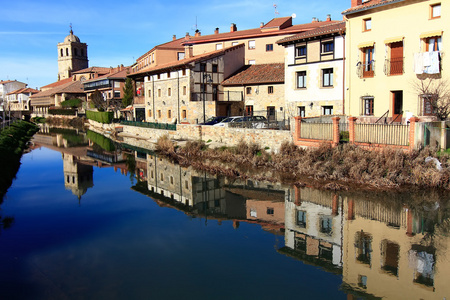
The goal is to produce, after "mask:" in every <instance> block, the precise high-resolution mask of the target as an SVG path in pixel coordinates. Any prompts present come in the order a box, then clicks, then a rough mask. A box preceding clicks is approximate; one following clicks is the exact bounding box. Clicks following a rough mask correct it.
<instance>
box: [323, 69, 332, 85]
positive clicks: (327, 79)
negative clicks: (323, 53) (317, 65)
mask: <svg viewBox="0 0 450 300" xmlns="http://www.w3.org/2000/svg"><path fill="white" fill-rule="evenodd" d="M322 86H324V87H329V86H333V69H332V68H331V69H323V70H322Z"/></svg>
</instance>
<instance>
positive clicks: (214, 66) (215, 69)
mask: <svg viewBox="0 0 450 300" xmlns="http://www.w3.org/2000/svg"><path fill="white" fill-rule="evenodd" d="M217 71H218V66H217V64H213V65H212V72H213V73H217Z"/></svg>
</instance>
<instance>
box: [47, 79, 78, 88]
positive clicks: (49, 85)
mask: <svg viewBox="0 0 450 300" xmlns="http://www.w3.org/2000/svg"><path fill="white" fill-rule="evenodd" d="M72 81H73V78H72V77H69V78H66V79H62V80H59V81H55V82H53V83H50V84H47V85H44V86H42V87H41V90H42V89H49V88H54V87H57V86H60V85H62V84H65V83H68V82H72Z"/></svg>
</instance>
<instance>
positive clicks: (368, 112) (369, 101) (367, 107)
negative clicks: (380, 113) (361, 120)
mask: <svg viewBox="0 0 450 300" xmlns="http://www.w3.org/2000/svg"><path fill="white" fill-rule="evenodd" d="M373 99H374V98H373V97H365V98H363V115H365V116H373Z"/></svg>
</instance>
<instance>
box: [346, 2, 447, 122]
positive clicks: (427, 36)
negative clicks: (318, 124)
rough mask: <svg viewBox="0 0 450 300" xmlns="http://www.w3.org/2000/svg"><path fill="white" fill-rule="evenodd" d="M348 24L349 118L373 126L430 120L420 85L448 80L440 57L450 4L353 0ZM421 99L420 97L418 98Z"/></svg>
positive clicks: (445, 59) (428, 106)
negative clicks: (413, 118) (382, 119)
mask: <svg viewBox="0 0 450 300" xmlns="http://www.w3.org/2000/svg"><path fill="white" fill-rule="evenodd" d="M343 15H344V17H345V19H346V23H347V25H346V29H347V32H346V52H347V53H346V103H345V112H346V113H347V114H348V115H352V116H360V120H361V121H366V122H374V121H376V120H377V119H379V118H380V117H386V120H387V121H390V122H401V121H403V122H406V121H407V119H408V118H409V117H410V116H413V115H414V116H419V117H421V118H422V119H423V118H424V117H428V116H429V118H432V115H433V109H432V107H431V106H430V103H429V100H428V99H427V97H425V96H424V95H423V93H421V92H420V91H419V90H418V89H417V87H416V86H417V84H419V83H420V82H421V80H423V79H425V80H429V79H430V78H433V80H434V81H435V82H439V80H440V79H443V80H445V79H447V78H448V76H449V75H448V74H446V72H448V71H446V70H445V69H446V68H445V66H446V65H448V62H447V58H446V57H445V56H444V51H445V49H448V48H450V39H448V38H447V39H446V38H445V36H444V33H445V31H446V29H447V28H449V27H450V25H449V23H448V22H446V21H445V17H446V16H449V15H450V3H448V2H444V1H442V3H441V1H439V0H436V1H417V0H403V1H392V0H388V1H386V0H352V2H351V8H349V9H347V10H346V11H344V12H343ZM421 94H422V95H421Z"/></svg>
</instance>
